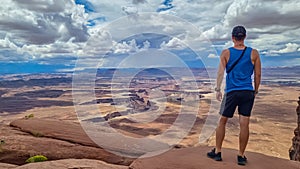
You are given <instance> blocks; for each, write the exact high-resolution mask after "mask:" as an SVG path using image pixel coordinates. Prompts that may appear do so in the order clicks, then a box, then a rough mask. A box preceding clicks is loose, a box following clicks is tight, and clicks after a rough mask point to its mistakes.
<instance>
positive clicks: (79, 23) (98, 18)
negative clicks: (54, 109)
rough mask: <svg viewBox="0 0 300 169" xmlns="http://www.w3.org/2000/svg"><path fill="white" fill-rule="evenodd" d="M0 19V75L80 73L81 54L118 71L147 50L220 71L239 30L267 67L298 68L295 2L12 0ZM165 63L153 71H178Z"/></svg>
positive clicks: (298, 5)
mask: <svg viewBox="0 0 300 169" xmlns="http://www.w3.org/2000/svg"><path fill="white" fill-rule="evenodd" d="M145 13H147V15H149V16H145ZM0 14H1V15H0V66H1V70H0V73H37V72H68V71H72V70H74V69H81V68H80V67H78V65H76V61H77V57H80V58H81V60H82V61H86V63H87V64H85V66H86V67H88V66H89V63H93V62H95V61H96V62H98V63H97V66H98V67H99V68H102V67H103V68H105V67H118V64H119V63H122V62H124V60H126V58H127V57H129V56H130V55H138V54H139V53H140V52H144V53H145V51H147V50H149V49H156V50H162V51H165V52H166V53H168V52H171V53H172V54H173V55H174V56H175V55H176V56H178V57H179V58H180V59H181V60H182V61H184V62H185V63H186V64H187V65H188V66H191V67H196V66H197V65H198V63H199V65H202V62H203V64H205V66H207V67H216V66H217V63H218V55H219V54H220V52H221V51H222V50H223V49H225V48H228V47H230V46H231V45H232V42H231V37H230V32H231V29H232V27H233V26H235V25H244V26H245V27H246V28H247V39H246V45H247V46H252V47H253V48H256V49H258V50H259V52H260V54H261V58H262V61H263V66H264V67H278V66H295V65H300V40H299V37H300V2H299V1H298V0H289V1H283V0H272V1H271V0H251V1H248V0H224V1H218V0H210V1H207V0H118V1H112V0H101V1H99V0H41V1H35V0H27V1H22V0H7V1H6V3H4V4H2V5H1V7H0ZM151 14H154V15H151ZM157 14H159V15H157ZM150 15H151V16H150ZM164 15H166V16H164ZM168 15H169V16H174V18H173V17H168ZM153 17H156V18H153ZM175 17H177V19H176V18H175ZM183 21H185V22H183ZM135 23H138V24H135ZM191 25H192V26H194V27H195V28H197V31H195V30H194V28H191V27H190V26H191ZM198 31H199V32H200V33H199V34H197V33H196V32H198ZM135 32H137V33H136V34H134V33H135ZM149 32H154V33H149ZM188 34H190V35H191V34H193V35H194V36H190V35H188ZM203 37H205V39H206V40H208V41H209V43H205V45H204V44H202V40H203ZM208 41H207V42H208ZM191 46H193V47H192V48H190V47H191ZM107 49H108V50H107ZM139 56H140V55H139ZM166 56H167V54H166ZM85 57H86V59H85ZM142 57H144V60H147V59H148V61H151V58H157V57H154V56H151V52H150V53H148V54H147V53H145V55H143V56H142ZM160 57H164V56H160ZM91 58H92V59H91ZM95 59H96V60H95ZM162 60H165V63H161V64H160V65H156V66H164V65H165V66H176V63H175V62H174V63H173V62H172V60H170V61H167V60H166V59H162ZM137 65H139V63H137V62H134V64H130V63H129V64H128V67H130V66H131V67H136V66H137ZM153 66H155V65H153ZM83 67H84V66H83Z"/></svg>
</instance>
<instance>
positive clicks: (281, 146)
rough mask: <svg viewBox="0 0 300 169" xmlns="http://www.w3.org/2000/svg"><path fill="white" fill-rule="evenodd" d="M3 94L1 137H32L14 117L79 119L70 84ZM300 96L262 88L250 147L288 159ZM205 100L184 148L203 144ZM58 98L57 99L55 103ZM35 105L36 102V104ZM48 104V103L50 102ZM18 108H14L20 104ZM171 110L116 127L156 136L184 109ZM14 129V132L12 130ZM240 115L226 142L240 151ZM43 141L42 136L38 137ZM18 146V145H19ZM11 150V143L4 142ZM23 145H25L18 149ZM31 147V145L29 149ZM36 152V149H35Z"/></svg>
mask: <svg viewBox="0 0 300 169" xmlns="http://www.w3.org/2000/svg"><path fill="white" fill-rule="evenodd" d="M41 89H43V90H49V91H51V90H63V91H64V92H62V93H58V95H57V96H53V97H51V98H49V97H38V98H35V99H34V100H33V101H32V98H31V95H28V92H30V91H36V90H41ZM3 91H5V94H3V95H2V98H3V97H6V98H10V99H11V100H12V101H11V102H9V99H8V100H6V101H7V102H6V104H7V105H9V106H11V107H10V108H11V109H5V110H6V111H4V112H2V113H1V115H0V123H1V125H2V127H1V130H0V132H1V133H0V139H6V140H20V139H22V138H23V137H25V138H29V137H30V138H31V137H32V136H30V135H28V134H24V133H22V132H21V131H16V130H15V129H13V128H11V127H8V126H7V125H8V124H10V123H11V122H12V121H14V120H16V119H20V118H24V117H25V116H26V115H29V114H34V118H41V119H55V120H62V121H68V122H75V123H78V119H77V114H76V112H75V109H74V107H73V105H72V95H71V89H69V88H67V89H66V88H65V87H64V86H57V87H55V89H54V88H53V87H48V88H46V89H45V88H39V89H36V88H35V89H33V88H28V87H23V88H19V89H11V90H7V89H3ZM26 92H27V95H22V96H19V97H18V101H17V102H15V101H13V98H14V97H15V94H17V93H26ZM299 96H300V87H282V86H262V87H261V90H260V93H259V95H258V96H257V98H256V101H255V107H254V109H253V116H252V117H251V124H250V130H251V135H250V140H249V145H248V148H247V151H252V152H259V153H262V154H266V155H270V156H275V157H280V158H284V159H288V150H289V148H290V146H291V139H292V137H293V136H294V133H293V131H294V129H295V127H296V111H295V109H296V107H297V99H298V97H299ZM205 99H206V98H204V100H201V101H200V107H201V109H200V111H199V113H198V118H197V119H196V122H195V125H194V127H193V128H192V130H191V131H190V134H189V135H188V136H187V137H185V138H184V139H183V140H182V141H181V142H180V143H179V145H180V146H182V147H195V146H198V145H199V144H198V143H199V134H200V131H201V127H202V125H203V123H204V121H205V114H206V113H207V112H208V109H209V105H208V104H207V101H206V100H205ZM49 101H53V102H49ZM33 102H34V104H33V105H31V104H30V103H33ZM45 102H47V103H45ZM16 107H17V108H18V109H17V110H18V112H13V111H14V109H15V108H16ZM100 108H101V109H102V110H101V111H103V112H105V111H108V110H111V107H109V106H108V107H107V109H106V108H105V106H101V107H100ZM166 110H167V111H166V112H165V113H164V114H163V115H162V116H161V117H159V118H158V119H156V120H154V121H152V122H150V123H146V124H144V123H141V124H140V123H132V122H131V121H128V120H126V117H120V118H116V119H113V120H111V121H110V125H111V126H112V127H114V128H116V129H117V130H118V131H120V132H121V133H123V134H125V135H128V136H131V137H137V138H139V137H145V136H153V135H157V134H160V133H162V132H163V131H164V130H166V129H167V128H168V127H170V125H172V123H173V122H174V121H175V120H176V118H177V113H178V111H179V107H178V105H177V104H173V103H172V104H168V105H167V106H166ZM11 131H13V132H11ZM238 133H239V126H238V117H237V116H235V117H234V118H232V119H231V120H230V121H229V123H228V125H227V134H226V138H225V141H224V147H225V148H232V149H237V148H238V147H237V146H238ZM38 139H40V138H38ZM214 139H215V138H214V136H212V137H211V138H210V140H209V141H208V142H207V144H206V145H209V146H213V145H214V141H215V140H214ZM16 144H17V143H16ZM4 148H5V146H4ZM18 148H19V149H22V147H18ZM24 150H25V148H24ZM32 153H34V152H32Z"/></svg>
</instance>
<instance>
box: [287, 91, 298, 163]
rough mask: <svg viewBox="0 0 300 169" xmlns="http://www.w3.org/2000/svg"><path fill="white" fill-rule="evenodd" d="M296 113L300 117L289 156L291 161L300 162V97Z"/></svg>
mask: <svg viewBox="0 0 300 169" xmlns="http://www.w3.org/2000/svg"><path fill="white" fill-rule="evenodd" d="M296 111H297V115H298V120H297V122H298V125H297V127H296V129H295V131H294V134H295V137H294V138H293V144H292V147H291V148H290V150H289V154H290V159H291V160H295V161H300V97H299V100H298V107H297V109H296Z"/></svg>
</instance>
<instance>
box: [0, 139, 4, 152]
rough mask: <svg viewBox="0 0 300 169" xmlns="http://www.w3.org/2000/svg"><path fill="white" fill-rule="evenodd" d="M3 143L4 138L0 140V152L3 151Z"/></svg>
mask: <svg viewBox="0 0 300 169" xmlns="http://www.w3.org/2000/svg"><path fill="white" fill-rule="evenodd" d="M4 144H5V141H4V140H0V153H1V152H3V148H2V146H3V145H4Z"/></svg>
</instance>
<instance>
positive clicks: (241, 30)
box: [232, 26, 246, 38]
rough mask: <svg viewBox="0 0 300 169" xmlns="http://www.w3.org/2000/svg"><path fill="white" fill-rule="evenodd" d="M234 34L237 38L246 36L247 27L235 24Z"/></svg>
mask: <svg viewBox="0 0 300 169" xmlns="http://www.w3.org/2000/svg"><path fill="white" fill-rule="evenodd" d="M232 36H234V37H236V38H244V37H245V36H246V29H245V27H243V26H235V27H234V28H233V29H232Z"/></svg>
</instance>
